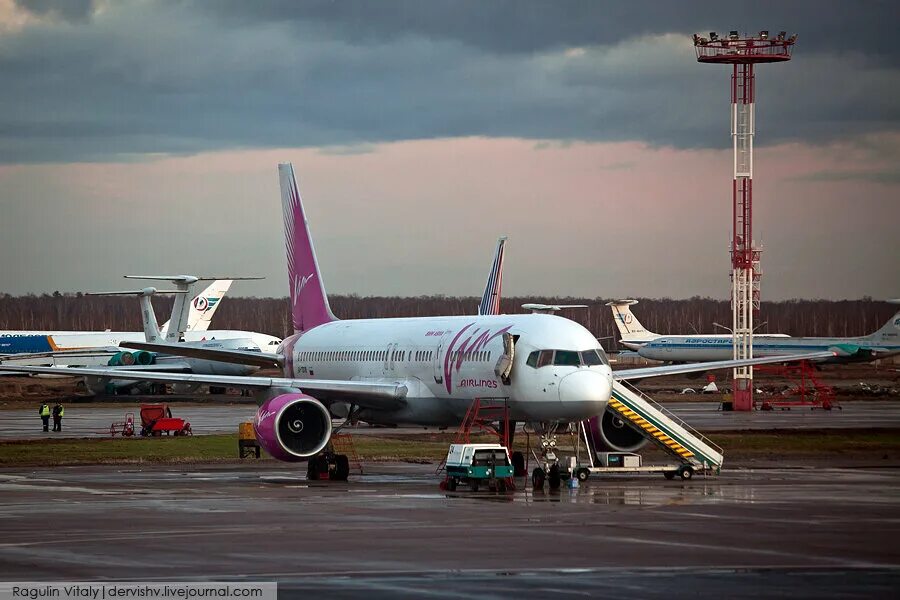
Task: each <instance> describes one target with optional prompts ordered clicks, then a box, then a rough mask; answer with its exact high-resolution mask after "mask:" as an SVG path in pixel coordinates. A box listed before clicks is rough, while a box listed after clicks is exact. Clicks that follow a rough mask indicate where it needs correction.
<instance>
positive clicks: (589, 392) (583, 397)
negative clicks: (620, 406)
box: [559, 369, 612, 418]
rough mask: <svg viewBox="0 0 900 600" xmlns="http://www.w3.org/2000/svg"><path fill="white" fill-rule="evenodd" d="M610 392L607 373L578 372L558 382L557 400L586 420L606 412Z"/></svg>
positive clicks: (610, 385) (610, 386)
mask: <svg viewBox="0 0 900 600" xmlns="http://www.w3.org/2000/svg"><path fill="white" fill-rule="evenodd" d="M611 391H612V382H611V380H610V374H609V372H604V371H588V370H586V369H585V370H579V371H576V372H574V373H571V374H569V375H566V376H565V377H563V378H562V380H561V381H560V382H559V400H560V402H563V403H565V404H568V405H569V407H570V408H571V409H572V411H573V412H578V413H579V414H583V415H584V416H583V417H581V418H588V417H592V416H596V415H599V414H601V413H603V411H604V410H606V403H607V402H608V401H609V395H610V392H611Z"/></svg>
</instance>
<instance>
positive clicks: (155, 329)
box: [86, 287, 187, 342]
mask: <svg viewBox="0 0 900 600" xmlns="http://www.w3.org/2000/svg"><path fill="white" fill-rule="evenodd" d="M186 293H187V292H185V291H184V290H157V289H156V288H154V287H147V288H144V289H142V290H127V291H120V292H88V293H87V294H86V295H88V296H137V297H138V299H139V300H140V301H141V323H142V324H143V326H144V338H145V339H146V341H148V342H159V341H162V338H163V335H164V334H163V333H162V332H161V331H160V328H159V323H158V322H157V320H156V313H155V312H154V311H153V304H151V302H150V298H151V296H153V295H155V294H180V295H184V294H186ZM176 303H177V301H176Z"/></svg>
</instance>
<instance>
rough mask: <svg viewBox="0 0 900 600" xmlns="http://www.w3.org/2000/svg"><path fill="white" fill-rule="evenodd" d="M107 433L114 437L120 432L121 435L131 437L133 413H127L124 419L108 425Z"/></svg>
mask: <svg viewBox="0 0 900 600" xmlns="http://www.w3.org/2000/svg"><path fill="white" fill-rule="evenodd" d="M109 434H110V435H111V436H113V437H116V434H121V435H122V437H131V436H133V435H134V413H127V414H126V415H125V420H124V421H116V422H114V423H111V424H110V425H109Z"/></svg>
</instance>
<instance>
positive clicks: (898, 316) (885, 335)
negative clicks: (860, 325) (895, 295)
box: [865, 300, 900, 342]
mask: <svg viewBox="0 0 900 600" xmlns="http://www.w3.org/2000/svg"><path fill="white" fill-rule="evenodd" d="M888 302H891V303H892V304H900V300H888ZM865 338H866V339H867V340H870V341H875V342H885V341H889V340H893V341H894V342H896V341H897V340H898V339H900V310H897V312H895V313H894V316H893V317H891V318H890V319H888V322H887V323H885V324H884V325H882V326H881V329H879V330H878V331H876V332H875V333H870V334H869V335H867V336H865Z"/></svg>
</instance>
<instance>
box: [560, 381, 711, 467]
mask: <svg viewBox="0 0 900 600" xmlns="http://www.w3.org/2000/svg"><path fill="white" fill-rule="evenodd" d="M607 408H608V409H609V410H612V411H614V412H615V413H616V415H617V416H619V417H620V418H621V419H622V420H623V421H624V422H625V423H626V424H627V425H628V426H630V427H632V428H634V429H635V430H637V431H638V432H640V433H642V434H643V435H644V437H646V438H647V439H649V440H650V441H651V442H653V443H655V444H657V445H658V446H659V447H660V448H662V449H663V450H665V451H666V452H667V453H669V454H671V455H672V456H673V457H674V458H675V459H676V460H677V461H678V464H677V465H661V466H653V467H643V466H640V465H637V466H632V467H626V466H611V465H610V464H609V462H608V460H607V461H604V460H602V457H603V456H604V455H606V457H607V458H609V455H613V454H628V453H602V452H600V453H598V451H597V450H598V447H600V445H599V440H600V437H599V431H598V428H599V426H600V418H596V419H592V420H590V421H584V422H582V423H581V427H580V432H579V433H580V437H581V439H582V440H583V441H584V442H585V444H586V446H587V449H588V451H589V452H588V454H589V459H590V460H589V461H588V463H587V464H582V465H580V468H579V470H578V471H576V473H577V474H578V476H579V479H587V477H588V476H589V475H590V473H603V472H662V473H663V474H665V476H666V478H668V479H671V478H672V477H674V476H675V475H676V474H677V475H680V476H681V477H682V479H689V478H690V477H691V476H692V475H693V474H694V473H695V472H698V473H704V474H710V473H711V474H716V475H717V474H719V472H720V471H721V468H722V462H723V461H724V451H723V450H722V448H720V447H719V446H717V445H716V444H714V443H713V442H712V441H711V440H710V439H709V438H707V437H705V436H704V435H703V434H701V433H700V432H699V431H697V430H695V429H694V428H692V427H691V426H690V425H688V424H687V423H685V422H684V421H683V420H682V419H680V418H679V417H677V416H675V415H674V414H673V413H672V412H671V411H668V410H666V409H665V408H664V407H663V406H662V405H661V404H659V403H657V402H655V401H654V400H652V399H651V398H650V397H649V396H647V395H646V394H644V393H642V392H640V391H639V390H637V389H636V388H634V387H632V386H630V385H627V384H626V383H624V382H618V381H617V382H613V388H612V396H611V398H610V400H609V404H608V405H607ZM638 460H639V459H638ZM627 462H628V461H621V462H620V463H619V464H627ZM598 463H600V464H598Z"/></svg>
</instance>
